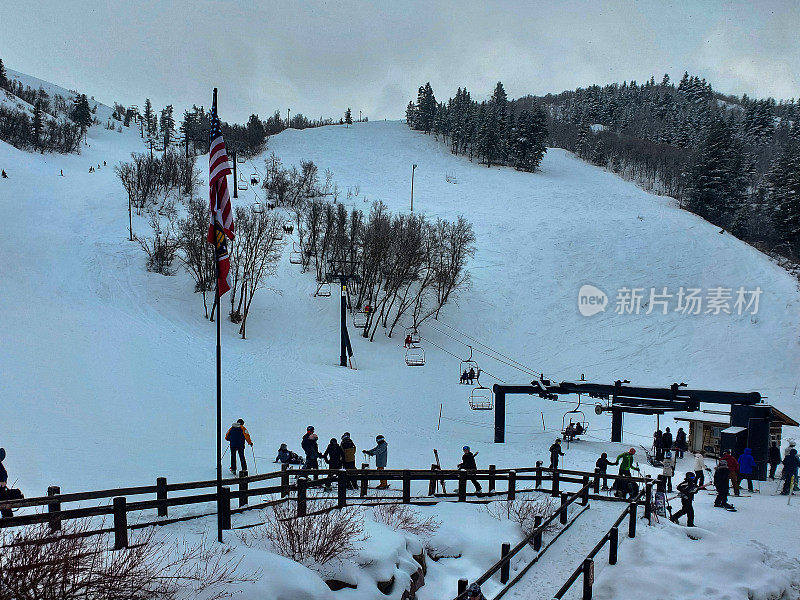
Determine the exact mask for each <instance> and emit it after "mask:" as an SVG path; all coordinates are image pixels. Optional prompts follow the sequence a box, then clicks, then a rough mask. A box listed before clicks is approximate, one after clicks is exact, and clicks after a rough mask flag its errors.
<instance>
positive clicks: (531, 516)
mask: <svg viewBox="0 0 800 600" xmlns="http://www.w3.org/2000/svg"><path fill="white" fill-rule="evenodd" d="M559 508H561V505H560V502H559V501H557V499H556V498H553V497H552V496H540V495H538V494H537V495H531V494H518V495H517V497H516V498H515V499H514V500H503V501H501V502H492V503H491V504H489V505H487V507H486V510H487V512H488V513H489V514H490V515H491V516H493V517H494V518H495V519H498V520H501V519H508V520H510V521H513V522H515V523H517V524H518V525H519V526H520V529H522V533H523V534H525V535H526V536H528V535H530V534H531V533H533V530H534V529H536V525H535V521H536V517H542V519H543V520H544V519H547V517H549V516H550V515H552V514H553V513H554V512H556V511H557V510H558V509H559ZM555 529H558V524H557V523H552V524H550V525H549V526H548V527H547V528H546V529H545V531H553V530H555Z"/></svg>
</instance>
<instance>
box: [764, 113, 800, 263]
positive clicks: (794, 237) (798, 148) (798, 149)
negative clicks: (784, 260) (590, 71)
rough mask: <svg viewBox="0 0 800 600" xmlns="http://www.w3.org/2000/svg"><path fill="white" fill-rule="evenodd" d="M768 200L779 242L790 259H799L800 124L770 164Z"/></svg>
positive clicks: (795, 127)
mask: <svg viewBox="0 0 800 600" xmlns="http://www.w3.org/2000/svg"><path fill="white" fill-rule="evenodd" d="M767 186H768V188H767V189H768V199H769V204H770V208H771V210H772V219H773V222H774V224H775V229H776V230H777V232H778V234H779V236H780V240H779V241H780V242H782V243H785V244H787V245H788V246H789V248H790V250H791V252H792V254H793V257H794V259H795V260H797V258H798V257H800V125H795V126H794V128H793V131H792V135H791V137H790V138H789V140H788V143H787V144H786V146H785V148H784V149H783V151H782V152H781V154H780V155H779V156H778V157H777V158H776V159H775V160H774V161H773V163H772V167H771V169H770V172H769V174H768V176H767Z"/></svg>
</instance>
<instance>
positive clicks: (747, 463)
mask: <svg viewBox="0 0 800 600" xmlns="http://www.w3.org/2000/svg"><path fill="white" fill-rule="evenodd" d="M755 470H756V459H754V458H753V452H752V451H751V450H750V448H745V449H744V454H742V455H741V456H740V457H739V482H740V485H741V480H742V479H747V491H749V492H752V491H753V474H754V472H755Z"/></svg>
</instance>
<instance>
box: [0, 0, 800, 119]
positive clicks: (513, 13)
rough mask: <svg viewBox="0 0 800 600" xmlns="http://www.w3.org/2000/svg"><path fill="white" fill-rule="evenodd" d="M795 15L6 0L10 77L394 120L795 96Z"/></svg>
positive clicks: (571, 2) (0, 47)
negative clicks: (672, 90)
mask: <svg viewBox="0 0 800 600" xmlns="http://www.w3.org/2000/svg"><path fill="white" fill-rule="evenodd" d="M798 24H800V2H797V1H796V0H786V1H782V2H781V1H763V0H753V1H747V2H718V1H710V0H708V1H707V0H695V1H692V0H685V1H683V2H666V1H662V2H658V1H638V2H637V1H618V2H602V1H599V0H597V1H577V0H565V1H558V0H547V1H528V2H506V1H502V0H500V1H498V0H495V1H492V2H470V1H463V0H462V1H460V2H446V1H441V0H424V1H416V0H403V1H396V2H388V1H387V2H346V1H342V2H332V1H329V2H292V1H291V0H284V1H282V2H271V1H263V2H252V1H248V0H241V1H238V2H233V1H227V0H217V1H212V0H197V1H183V2H178V1H171V0H158V1H153V0H128V2H119V1H117V2H105V1H103V0H93V1H91V2H87V1H84V0H76V1H70V0H68V1H66V2H65V1H64V0H52V1H44V0H38V1H37V0H31V1H27V2H20V3H12V0H2V2H0V58H2V59H3V61H4V62H5V64H6V66H7V67H9V68H11V69H15V70H18V71H22V72H25V73H28V74H30V75H34V76H37V77H40V78H42V79H45V80H49V81H52V82H53V83H57V84H60V85H64V86H65V87H70V88H75V89H79V90H81V91H85V92H86V93H88V94H90V95H94V96H95V97H96V98H97V99H99V100H101V101H104V102H106V103H110V102H112V101H114V100H116V101H120V102H123V103H125V104H133V103H138V104H139V105H142V104H143V101H144V98H145V97H146V96H148V97H150V98H151V99H152V100H153V103H154V105H155V106H156V107H159V108H160V107H162V106H163V105H165V104H169V103H172V104H174V105H175V106H176V108H178V109H179V110H182V109H183V108H184V107H186V106H190V105H191V104H192V103H196V104H198V105H199V104H205V105H206V106H208V105H209V104H210V97H211V88H212V87H214V86H217V87H219V88H220V115H221V116H222V118H223V119H225V120H228V121H234V120H236V121H242V120H245V119H246V118H247V116H248V115H249V114H250V113H253V112H256V113H258V114H259V115H260V116H261V117H262V118H265V117H266V116H267V115H268V114H270V113H272V112H273V111H274V110H275V109H280V110H281V111H282V112H283V113H285V111H286V108H287V107H289V108H291V109H292V114H294V113H296V112H298V111H299V112H302V113H303V114H305V115H307V116H309V117H312V118H314V117H319V116H320V115H323V116H336V117H338V116H340V115H341V113H343V112H344V109H345V108H346V107H348V106H350V107H352V109H353V110H354V112H355V115H356V116H357V115H358V111H359V110H363V111H364V114H366V115H368V116H369V117H370V118H373V119H375V118H384V117H387V118H390V119H391V118H400V117H402V116H403V112H404V109H405V105H406V104H407V103H408V100H409V99H411V98H413V97H415V96H416V89H417V88H418V87H419V85H420V84H422V83H425V82H426V81H430V82H431V84H432V85H433V89H434V92H435V93H436V95H437V97H438V98H439V99H446V98H447V97H449V96H451V95H453V94H454V92H455V90H456V88H457V87H458V86H463V85H466V86H467V88H468V89H469V90H470V91H471V92H472V94H473V97H485V96H487V95H488V94H489V93H490V92H491V90H492V88H493V86H494V83H495V82H497V81H498V80H500V81H502V82H503V84H504V85H505V87H506V91H507V92H508V94H509V96H510V97H516V96H521V95H524V94H528V93H533V94H543V93H547V92H559V91H562V90H564V89H571V88H575V87H577V86H586V85H589V84H592V83H608V82H613V81H620V82H621V81H623V80H630V79H636V80H638V81H643V80H644V79H646V78H649V76H650V75H651V74H652V75H655V76H656V79H660V77H661V76H662V75H663V73H665V72H666V73H669V74H670V76H671V77H673V79H676V78H679V77H680V75H681V74H682V73H683V71H684V70H688V71H689V72H690V73H693V74H698V75H700V76H703V77H705V78H706V79H707V80H708V81H709V82H711V84H712V85H713V86H714V88H715V89H717V90H719V91H722V92H726V93H735V94H742V93H744V92H746V93H748V94H749V95H751V96H757V97H760V96H774V97H776V98H791V97H797V96H800V93H799V92H800V41H798V39H800V36H798V34H797V28H798Z"/></svg>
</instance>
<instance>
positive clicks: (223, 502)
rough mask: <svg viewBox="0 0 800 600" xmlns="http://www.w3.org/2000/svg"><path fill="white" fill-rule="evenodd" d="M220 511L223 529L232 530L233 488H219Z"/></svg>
mask: <svg viewBox="0 0 800 600" xmlns="http://www.w3.org/2000/svg"><path fill="white" fill-rule="evenodd" d="M218 502H219V510H220V519H221V523H222V529H230V528H231V488H229V487H227V486H222V487H221V488H219V499H218Z"/></svg>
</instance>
